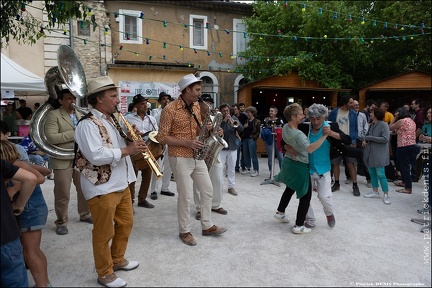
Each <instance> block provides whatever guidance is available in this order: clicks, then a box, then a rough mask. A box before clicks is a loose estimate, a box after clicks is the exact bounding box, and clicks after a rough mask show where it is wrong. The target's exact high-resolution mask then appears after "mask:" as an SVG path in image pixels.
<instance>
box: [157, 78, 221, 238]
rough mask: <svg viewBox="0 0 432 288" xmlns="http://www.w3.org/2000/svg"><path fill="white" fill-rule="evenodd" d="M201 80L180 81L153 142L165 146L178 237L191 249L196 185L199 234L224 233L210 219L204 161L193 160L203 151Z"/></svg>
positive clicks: (208, 180)
mask: <svg viewBox="0 0 432 288" xmlns="http://www.w3.org/2000/svg"><path fill="white" fill-rule="evenodd" d="M201 83H202V81H201V80H200V79H198V78H196V77H195V76H194V75H193V74H188V75H186V76H184V77H183V78H181V79H180V81H179V82H178V85H179V87H180V91H181V95H180V96H179V97H178V98H177V99H176V100H174V101H172V102H170V103H169V104H168V105H167V106H166V107H165V108H164V109H163V110H162V114H161V120H160V130H159V133H158V135H157V136H156V140H158V141H159V143H161V144H167V145H168V149H169V150H168V151H169V158H170V159H169V160H170V166H171V169H172V170H173V173H174V177H175V179H176V186H177V193H178V202H177V215H178V222H179V232H180V233H179V237H180V239H181V240H182V241H183V243H184V244H186V245H190V246H194V245H196V241H195V239H194V237H193V236H192V234H191V232H190V205H189V204H190V199H191V196H192V195H191V194H192V186H193V184H195V186H196V188H197V191H198V193H199V195H200V206H201V228H202V235H204V236H210V235H219V234H222V233H224V232H225V231H226V228H224V227H218V226H216V225H214V224H213V222H212V220H211V208H212V194H213V188H212V183H211V180H210V176H209V173H208V169H207V165H206V164H205V162H204V160H196V159H194V151H195V150H198V149H202V148H203V142H201V141H199V140H197V139H196V137H197V136H198V135H199V134H200V129H201V127H202V121H203V117H202V116H201V109H200V107H199V105H198V102H197V101H198V98H199V96H201Z"/></svg>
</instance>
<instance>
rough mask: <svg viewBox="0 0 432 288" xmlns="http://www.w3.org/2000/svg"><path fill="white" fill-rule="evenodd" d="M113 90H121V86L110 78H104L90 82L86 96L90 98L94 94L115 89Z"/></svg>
mask: <svg viewBox="0 0 432 288" xmlns="http://www.w3.org/2000/svg"><path fill="white" fill-rule="evenodd" d="M113 88H119V86H116V85H115V84H114V82H113V80H112V79H111V77H109V76H102V77H98V78H95V79H92V80H90V81H89V82H88V83H87V94H86V96H90V95H92V94H94V93H97V92H100V91H104V90H108V89H113Z"/></svg>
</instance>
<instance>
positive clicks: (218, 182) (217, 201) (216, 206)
mask: <svg viewBox="0 0 432 288" xmlns="http://www.w3.org/2000/svg"><path fill="white" fill-rule="evenodd" d="M201 99H202V101H204V103H206V104H207V105H208V106H209V108H210V107H213V104H214V100H213V98H212V97H211V95H210V94H202V95H201ZM210 110H211V109H210ZM210 118H211V123H213V121H214V120H213V118H215V117H214V116H210ZM204 124H206V125H209V124H207V123H204ZM209 126H210V128H209V130H210V132H211V133H213V131H212V130H213V126H212V125H209ZM217 133H218V134H219V136H223V130H222V128H221V127H219V128H218V131H217ZM215 150H216V149H215ZM210 153H211V151H210ZM213 157H215V158H216V159H215V160H214V161H213V162H214V164H213V166H212V167H211V169H210V170H209V173H210V180H211V182H212V186H213V197H212V211H214V212H216V213H219V214H222V215H227V214H228V212H227V211H226V210H225V209H224V208H222V205H221V204H222V188H223V182H224V179H223V169H224V165H223V164H222V161H221V158H220V153H218V154H217V155H214V156H213ZM234 164H235V162H234ZM193 198H194V203H195V206H196V210H197V212H196V214H195V219H197V220H201V208H200V196H199V194H198V191H197V189H196V187H195V185H194V188H193Z"/></svg>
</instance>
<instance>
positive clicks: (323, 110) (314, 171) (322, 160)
mask: <svg viewBox="0 0 432 288" xmlns="http://www.w3.org/2000/svg"><path fill="white" fill-rule="evenodd" d="M327 113H328V109H327V107H326V106H324V105H321V104H313V105H312V106H310V107H309V109H308V115H307V117H308V118H309V120H310V123H311V124H310V128H309V131H308V132H309V133H308V134H309V141H310V143H311V144H312V143H314V142H316V141H318V140H319V139H320V138H321V136H322V134H323V127H324V126H330V124H329V123H328V122H327V121H325V118H326V116H327ZM338 136H339V134H338V133H337V132H335V131H331V134H330V135H329V137H335V138H337V137H338ZM327 139H328V138H327ZM330 146H331V144H330V141H328V140H326V141H324V142H323V143H322V144H321V146H320V147H319V148H318V149H317V150H315V151H314V152H312V153H310V154H309V173H310V175H311V182H312V185H314V183H315V184H316V187H317V192H318V199H319V200H320V201H321V204H322V205H323V208H324V214H325V215H326V217H327V223H328V225H329V226H330V227H334V226H335V224H336V221H335V217H334V214H333V196H332V191H331V174H330V170H331V160H330ZM305 226H306V227H308V228H311V227H315V215H314V211H313V209H312V206H309V210H308V212H307V214H306V221H305Z"/></svg>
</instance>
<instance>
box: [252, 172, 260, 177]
mask: <svg viewBox="0 0 432 288" xmlns="http://www.w3.org/2000/svg"><path fill="white" fill-rule="evenodd" d="M256 176H259V172H258V171H254V172H252V173H251V177H256Z"/></svg>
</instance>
